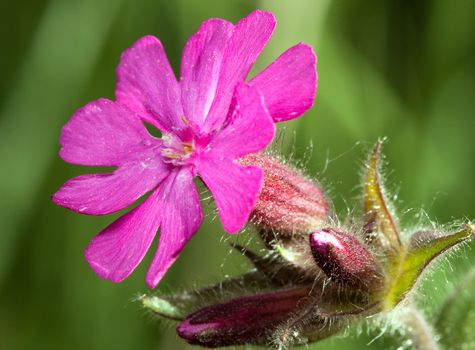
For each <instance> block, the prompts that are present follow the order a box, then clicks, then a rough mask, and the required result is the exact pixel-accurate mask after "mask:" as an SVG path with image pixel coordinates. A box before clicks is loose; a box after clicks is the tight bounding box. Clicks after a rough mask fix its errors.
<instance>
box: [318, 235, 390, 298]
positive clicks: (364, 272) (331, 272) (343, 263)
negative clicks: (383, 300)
mask: <svg viewBox="0 0 475 350" xmlns="http://www.w3.org/2000/svg"><path fill="white" fill-rule="evenodd" d="M310 247H311V249H312V253H313V256H314V258H315V261H316V262H317V264H318V266H319V267H320V268H321V269H322V270H323V272H325V274H326V275H327V276H328V277H329V278H330V279H332V280H333V281H335V282H336V283H339V284H341V285H344V286H347V287H350V288H355V289H359V290H361V291H365V292H368V291H377V290H380V288H381V287H382V284H383V282H384V278H383V273H382V271H381V268H380V267H379V265H378V263H377V262H376V260H375V259H374V257H373V255H372V254H371V252H370V251H369V250H368V248H366V246H365V245H364V244H363V243H361V242H360V241H359V240H358V239H357V238H356V237H354V236H351V235H349V234H347V233H344V232H342V231H340V230H337V229H335V228H325V229H322V230H319V231H316V232H314V233H312V234H311V235H310Z"/></svg>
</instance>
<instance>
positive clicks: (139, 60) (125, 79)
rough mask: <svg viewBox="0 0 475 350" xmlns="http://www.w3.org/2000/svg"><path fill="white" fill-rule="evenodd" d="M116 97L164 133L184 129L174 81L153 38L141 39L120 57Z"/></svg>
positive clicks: (161, 48)
mask: <svg viewBox="0 0 475 350" xmlns="http://www.w3.org/2000/svg"><path fill="white" fill-rule="evenodd" d="M116 98H117V101H118V102H120V103H121V104H124V105H126V106H128V107H129V108H130V109H131V110H133V111H135V112H136V113H138V114H139V115H140V117H141V118H143V120H145V121H147V122H149V123H152V124H154V125H155V126H157V127H158V128H159V129H160V130H162V131H164V132H165V131H171V130H173V128H181V127H183V126H184V124H183V121H182V119H181V117H182V116H183V111H182V108H181V99H180V88H179V85H178V82H177V81H176V78H175V75H174V73H173V70H172V69H171V67H170V63H169V62H168V59H167V56H166V54H165V51H164V49H163V46H162V44H161V42H160V41H159V40H158V39H157V38H155V37H153V36H145V37H143V38H141V39H140V40H138V41H137V42H136V43H135V44H134V45H133V46H132V47H131V48H130V49H128V50H126V51H125V52H124V53H123V54H122V56H121V59H120V64H119V67H118V68H117V87H116Z"/></svg>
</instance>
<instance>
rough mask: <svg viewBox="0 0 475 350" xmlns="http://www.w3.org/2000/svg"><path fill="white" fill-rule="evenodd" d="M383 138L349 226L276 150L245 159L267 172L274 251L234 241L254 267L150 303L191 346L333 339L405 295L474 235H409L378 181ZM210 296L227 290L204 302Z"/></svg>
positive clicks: (257, 218) (468, 230)
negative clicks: (443, 257)
mask: <svg viewBox="0 0 475 350" xmlns="http://www.w3.org/2000/svg"><path fill="white" fill-rule="evenodd" d="M380 153H381V142H378V143H377V144H376V146H375V147H374V149H373V151H372V153H371V154H370V156H369V159H368V162H367V165H366V175H365V178H364V186H363V188H364V191H363V192H364V193H363V200H362V202H363V215H362V217H361V218H351V220H350V221H351V222H356V226H353V227H345V226H341V225H336V224H334V220H331V219H330V216H331V213H330V210H329V208H330V207H331V206H330V204H329V202H328V200H327V199H326V197H325V196H324V194H323V193H324V192H323V190H322V189H321V188H320V186H319V185H318V184H317V183H315V182H314V181H312V180H310V179H308V178H306V177H305V176H303V175H302V174H300V172H299V171H297V170H295V169H293V168H292V167H290V166H288V165H286V164H283V163H282V162H280V161H279V160H277V159H276V158H273V157H271V156H268V155H262V154H257V155H252V156H247V157H246V158H244V159H242V162H243V163H244V164H246V165H253V166H258V167H260V168H261V169H262V170H263V171H264V174H265V176H264V184H263V187H262V189H261V193H260V197H259V199H258V201H257V204H256V206H255V208H254V211H253V214H252V217H251V223H252V224H253V225H254V226H255V227H256V228H257V232H258V233H259V235H260V237H261V238H262V240H263V242H264V243H265V245H266V247H267V249H268V253H267V254H265V255H264V256H260V255H258V254H256V253H253V252H251V251H249V250H244V249H242V247H238V246H237V247H236V248H237V249H238V250H239V251H241V252H242V254H243V255H244V256H245V257H247V258H248V259H249V260H251V262H252V263H253V264H254V266H255V269H254V270H253V271H251V272H249V273H247V274H245V275H243V276H240V277H238V278H235V279H231V280H227V281H225V282H222V283H219V284H217V285H215V286H211V287H208V288H206V290H205V291H192V292H189V293H183V294H180V295H171V296H144V297H142V298H141V300H142V302H143V304H144V306H146V307H147V308H148V309H151V310H152V311H154V312H155V313H157V314H158V315H161V316H163V317H167V318H171V319H174V320H179V321H180V323H179V324H178V327H177V332H178V335H179V336H180V337H181V338H183V339H184V340H186V341H187V342H188V343H190V344H193V345H200V346H204V347H211V348H216V347H222V346H230V345H243V344H253V345H275V346H277V347H279V348H282V347H288V346H290V345H297V344H305V343H309V342H314V341H318V340H321V339H324V338H326V337H329V336H331V335H333V334H335V333H337V332H339V331H341V330H342V329H343V328H345V327H346V326H347V325H349V324H351V323H353V322H357V321H359V320H362V319H366V318H367V317H369V316H372V315H375V314H377V313H380V312H383V311H389V310H392V309H394V308H395V307H396V306H397V305H399V304H400V303H402V302H404V301H405V300H406V299H407V298H408V295H409V292H410V291H411V290H412V289H413V287H414V285H415V284H416V282H417V280H418V279H419V277H420V276H421V275H422V273H423V272H424V271H425V270H426V268H427V266H428V265H429V264H430V263H431V262H432V261H433V260H434V259H435V258H437V257H438V256H440V255H441V254H442V253H443V252H445V251H446V250H447V249H449V248H451V247H453V246H455V245H457V244H459V243H461V242H463V241H465V240H467V239H469V238H471V237H472V236H473V234H474V232H475V228H474V226H473V225H471V224H467V225H465V226H464V227H462V228H461V229H460V230H458V231H456V232H452V233H441V232H433V230H421V231H419V232H416V233H414V234H413V235H412V238H411V239H410V240H409V241H407V242H406V241H404V240H402V238H401V232H400V228H399V225H398V223H397V220H396V219H395V215H394V213H392V212H391V210H390V206H389V205H388V203H387V200H386V197H385V194H384V189H383V186H382V184H381V179H380V169H379V168H380ZM206 293H211V294H213V295H220V296H221V297H218V298H215V299H214V300H207V301H203V300H202V297H201V296H202V295H203V294H206Z"/></svg>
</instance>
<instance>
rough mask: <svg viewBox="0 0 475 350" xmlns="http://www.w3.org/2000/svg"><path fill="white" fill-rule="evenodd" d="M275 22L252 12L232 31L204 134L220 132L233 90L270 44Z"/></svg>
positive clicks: (271, 15) (263, 13)
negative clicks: (216, 130)
mask: <svg viewBox="0 0 475 350" xmlns="http://www.w3.org/2000/svg"><path fill="white" fill-rule="evenodd" d="M275 25H276V20H275V18H274V15H273V14H272V13H270V12H265V11H260V10H257V11H254V12H252V13H251V14H250V15H249V16H247V17H245V18H243V19H242V20H240V21H239V22H238V23H237V24H236V26H235V27H234V30H233V33H232V35H231V37H230V38H229V41H228V43H227V45H226V49H225V51H224V54H223V62H222V64H221V70H220V74H219V80H218V85H217V89H216V97H215V99H214V101H213V104H212V105H211V109H210V112H209V114H208V116H207V117H206V120H205V123H204V125H203V131H211V130H214V129H216V128H219V127H220V126H221V125H222V124H223V122H224V120H225V119H226V116H227V113H228V109H229V105H230V103H231V98H232V96H233V93H234V88H235V86H236V84H237V83H238V82H239V81H244V80H245V79H246V76H247V74H248V73H249V70H250V69H251V66H252V65H253V64H254V62H255V60H256V59H257V57H258V56H259V54H260V53H261V51H262V49H263V48H264V46H265V45H266V44H267V42H268V41H269V39H270V37H271V35H272V33H273V31H274V28H275Z"/></svg>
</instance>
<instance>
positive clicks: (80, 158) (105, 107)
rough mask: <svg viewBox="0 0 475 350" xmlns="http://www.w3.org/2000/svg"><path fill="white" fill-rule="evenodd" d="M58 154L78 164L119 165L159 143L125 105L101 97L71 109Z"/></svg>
mask: <svg viewBox="0 0 475 350" xmlns="http://www.w3.org/2000/svg"><path fill="white" fill-rule="evenodd" d="M59 142H60V144H61V146H62V147H61V150H60V152H59V153H60V156H61V157H62V158H63V159H64V160H65V161H67V162H70V163H73V164H80V165H91V166H96V165H101V166H118V165H121V164H124V163H125V162H127V161H129V160H130V159H132V158H135V157H136V154H137V153H141V152H144V151H146V150H147V149H149V148H151V147H154V146H157V145H159V142H160V141H159V140H157V139H155V138H153V137H151V136H150V135H149V134H148V132H147V130H146V129H145V127H144V125H143V123H142V121H141V120H140V119H139V118H137V117H136V116H134V115H133V113H132V112H131V111H130V110H128V109H127V108H125V107H123V106H120V105H118V104H117V103H115V102H112V101H109V100H106V99H100V100H97V101H94V102H91V103H89V104H87V105H86V106H84V107H83V108H80V109H79V110H77V111H76V113H74V115H73V116H72V118H71V119H70V120H69V122H68V123H67V124H66V125H65V126H64V127H63V130H62V131H61V137H60V139H59Z"/></svg>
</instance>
